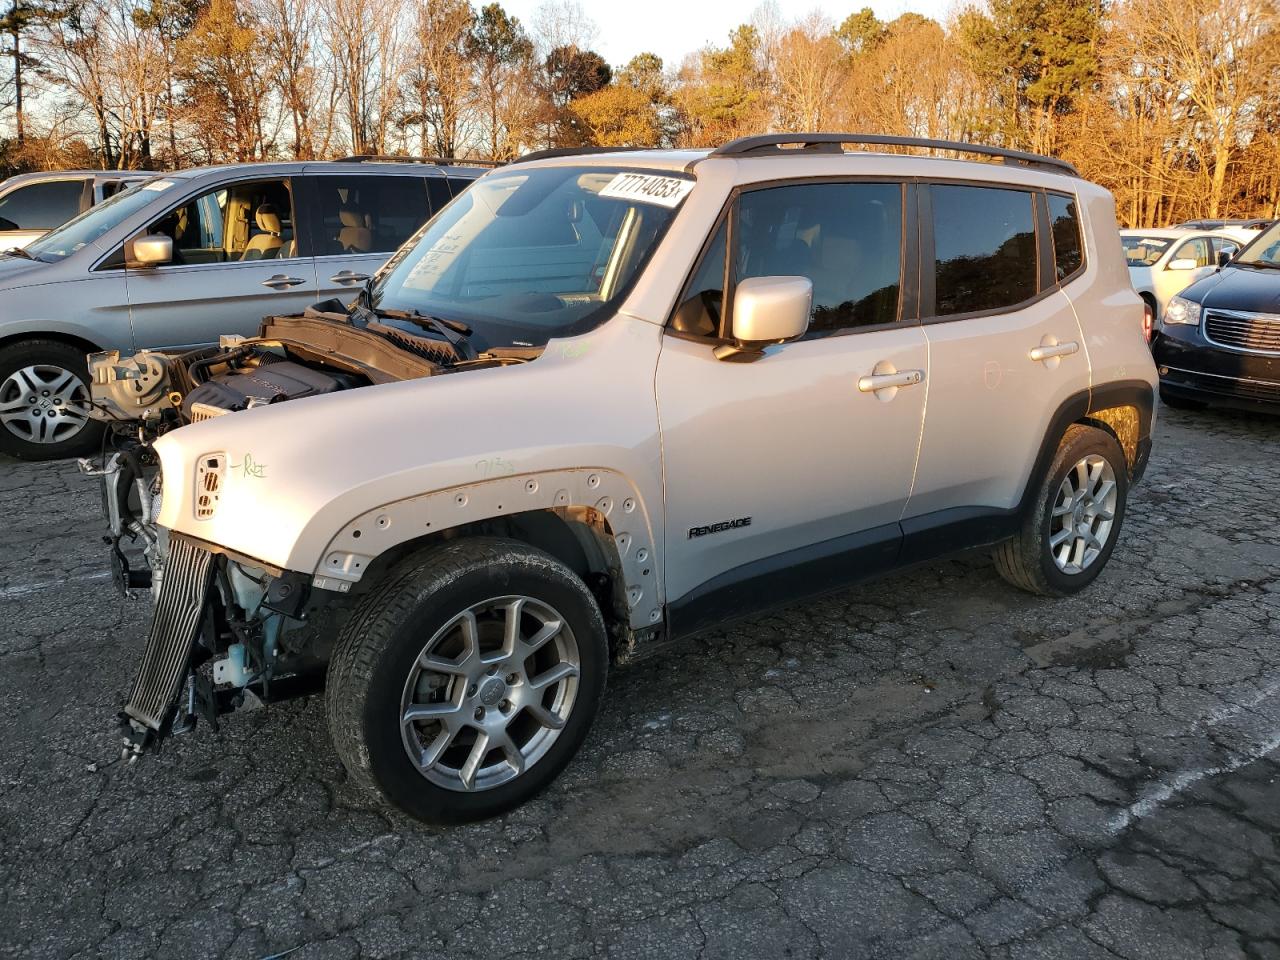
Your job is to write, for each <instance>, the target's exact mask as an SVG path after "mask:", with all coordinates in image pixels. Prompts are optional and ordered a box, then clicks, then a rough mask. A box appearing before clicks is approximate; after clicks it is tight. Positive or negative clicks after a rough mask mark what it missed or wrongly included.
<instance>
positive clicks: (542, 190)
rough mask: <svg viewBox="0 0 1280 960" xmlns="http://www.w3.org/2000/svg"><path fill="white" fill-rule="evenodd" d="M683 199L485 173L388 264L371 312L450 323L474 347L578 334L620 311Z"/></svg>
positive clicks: (588, 179)
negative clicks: (467, 331) (458, 325)
mask: <svg viewBox="0 0 1280 960" xmlns="http://www.w3.org/2000/svg"><path fill="white" fill-rule="evenodd" d="M692 188H693V180H692V179H691V178H688V177H684V176H681V175H678V174H672V173H654V172H642V171H629V170H621V169H614V168H608V167H559V166H556V167H535V168H520V167H513V168H510V169H508V170H502V171H500V172H495V173H492V174H490V175H488V176H486V177H484V178H483V179H481V180H478V181H476V183H475V185H474V186H473V187H471V189H469V190H467V191H466V193H463V194H462V195H461V196H459V197H458V198H457V199H455V200H454V201H453V203H451V204H450V205H449V206H448V207H447V208H445V210H444V211H443V212H441V213H440V214H439V215H438V216H436V217H435V219H433V220H432V221H431V222H430V223H429V224H427V227H426V229H424V230H423V231H422V234H421V237H420V238H419V239H418V240H417V242H416V243H415V244H414V245H413V246H412V247H406V248H402V249H401V250H400V252H399V253H397V254H396V256H395V257H393V258H392V259H391V261H390V262H389V263H388V264H387V267H386V269H385V270H384V272H383V273H382V274H381V275H380V277H379V280H378V282H377V284H376V285H375V287H374V289H373V291H372V294H371V303H372V306H373V307H374V308H376V309H395V310H410V311H417V312H419V313H423V314H427V315H430V316H436V317H443V318H445V319H453V320H461V321H463V322H465V323H467V324H469V325H470V326H471V327H472V328H473V329H474V331H475V336H473V337H472V342H473V343H475V344H476V345H477V346H478V347H484V346H485V345H501V344H517V345H520V344H527V345H533V346H539V345H542V344H545V343H546V342H547V340H548V339H550V338H551V337H560V336H572V335H574V334H576V333H582V332H585V331H586V330H589V329H591V327H593V326H595V324H596V323H599V322H601V321H602V320H604V319H606V318H607V317H608V316H610V315H611V313H612V312H613V311H614V310H615V309H616V308H617V306H618V304H619V303H621V301H622V299H623V298H624V297H625V296H626V293H627V291H628V290H629V289H630V288H631V285H632V282H633V281H634V280H635V278H636V277H637V276H638V275H639V273H640V271H641V270H642V269H643V267H644V264H645V263H646V262H647V261H648V259H649V256H650V254H651V253H652V252H653V250H654V249H655V247H656V246H657V244H658V243H659V242H660V240H661V238H662V236H663V234H664V232H665V231H666V228H667V225H668V224H669V223H670V222H671V220H672V218H673V217H674V216H675V213H676V210H677V208H678V207H679V205H680V203H681V201H682V199H683V197H684V196H685V195H686V194H687V193H688V192H689V190H691V189H692Z"/></svg>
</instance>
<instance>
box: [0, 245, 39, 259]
mask: <svg viewBox="0 0 1280 960" xmlns="http://www.w3.org/2000/svg"><path fill="white" fill-rule="evenodd" d="M4 255H5V256H6V257H22V258H23V259H24V260H34V259H35V257H33V256H32V255H31V254H29V253H27V251H25V250H23V249H22V248H21V247H10V248H9V249H8V250H6V251H5V252H4Z"/></svg>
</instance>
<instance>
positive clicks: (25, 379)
mask: <svg viewBox="0 0 1280 960" xmlns="http://www.w3.org/2000/svg"><path fill="white" fill-rule="evenodd" d="M88 382H89V371H88V365H87V364H86V363H85V354H84V351H83V350H80V349H78V348H76V347H73V346H72V345H71V344H69V343H63V342H61V341H59V340H21V341H19V342H17V343H11V344H9V345H8V346H7V347H4V348H3V349H0V453H7V454H9V455H11V456H14V457H19V458H21V459H23V460H57V459H60V458H62V457H72V456H80V455H83V454H86V453H90V452H91V451H93V450H95V449H96V448H97V447H98V445H99V444H100V443H101V441H102V432H103V430H104V429H105V428H104V426H103V425H102V424H101V423H99V422H98V421H96V420H93V419H91V418H90V417H89V388H88V386H87V384H88Z"/></svg>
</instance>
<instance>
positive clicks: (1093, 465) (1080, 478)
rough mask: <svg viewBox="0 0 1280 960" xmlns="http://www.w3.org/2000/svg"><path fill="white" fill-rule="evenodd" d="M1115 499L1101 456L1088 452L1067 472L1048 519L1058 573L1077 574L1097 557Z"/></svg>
mask: <svg viewBox="0 0 1280 960" xmlns="http://www.w3.org/2000/svg"><path fill="white" fill-rule="evenodd" d="M1118 496H1119V491H1118V488H1117V486H1116V475H1115V471H1114V470H1113V469H1112V467H1111V464H1110V462H1109V461H1108V460H1107V459H1106V458H1105V457H1101V456H1099V455H1098V454H1096V453H1091V454H1089V455H1088V456H1087V457H1084V458H1083V459H1081V460H1079V461H1077V462H1076V465H1075V466H1074V467H1072V468H1071V469H1070V470H1068V471H1067V475H1066V476H1065V477H1064V478H1063V479H1062V484H1061V485H1060V486H1059V487H1058V494H1057V496H1056V497H1055V498H1054V502H1053V510H1052V513H1051V514H1050V518H1049V552H1050V553H1051V554H1052V555H1053V562H1054V564H1056V565H1057V567H1058V569H1059V570H1061V571H1062V572H1063V573H1067V574H1075V573H1081V572H1083V571H1084V570H1086V569H1087V568H1088V567H1089V566H1090V565H1091V564H1092V563H1093V562H1094V561H1095V560H1097V559H1098V557H1099V556H1101V554H1102V551H1103V550H1104V549H1105V548H1106V545H1107V541H1108V540H1109V539H1110V538H1111V531H1112V527H1113V526H1114V524H1115V514H1116V500H1117V497H1118Z"/></svg>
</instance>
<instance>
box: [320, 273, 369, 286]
mask: <svg viewBox="0 0 1280 960" xmlns="http://www.w3.org/2000/svg"><path fill="white" fill-rule="evenodd" d="M368 279H369V275H368V274H367V273H356V272H354V271H352V270H339V271H338V272H337V273H335V274H334V275H333V276H332V277H330V278H329V282H330V283H364V282H365V281H366V280H368Z"/></svg>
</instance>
